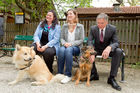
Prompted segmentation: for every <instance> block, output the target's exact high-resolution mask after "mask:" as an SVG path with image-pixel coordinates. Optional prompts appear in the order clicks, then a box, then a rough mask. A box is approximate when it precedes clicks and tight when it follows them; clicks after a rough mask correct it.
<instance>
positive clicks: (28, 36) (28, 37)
mask: <svg viewBox="0 0 140 93" xmlns="http://www.w3.org/2000/svg"><path fill="white" fill-rule="evenodd" d="M14 40H26V41H33V36H31V35H16V36H15V38H14Z"/></svg>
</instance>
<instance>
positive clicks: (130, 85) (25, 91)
mask: <svg viewBox="0 0 140 93" xmlns="http://www.w3.org/2000/svg"><path fill="white" fill-rule="evenodd" d="M11 61H12V59H11V57H3V58H0V93H140V69H132V68H130V66H128V65H127V66H125V80H126V82H125V83H120V82H118V83H119V85H120V86H121V87H122V91H121V92H120V91H116V90H114V89H113V88H112V87H111V86H110V85H108V84H107V83H106V82H107V78H108V75H109V71H110V64H109V63H104V62H101V63H99V62H98V63H97V69H98V73H99V76H100V80H99V81H91V86H90V87H87V86H86V85H85V84H86V82H80V84H79V85H78V86H75V85H74V83H75V82H70V83H68V84H60V83H55V84H47V85H44V86H31V85H30V83H31V81H30V80H29V79H25V80H23V81H21V82H19V83H18V84H17V85H14V86H8V82H10V81H12V80H14V79H15V77H16V74H17V71H16V69H15V68H14V65H13V64H11ZM56 68H57V66H56V62H55V64H54V70H55V73H56V71H57V69H56ZM75 69H76V68H73V72H74V71H75ZM119 80H120V69H119V72H118V76H117V81H119Z"/></svg>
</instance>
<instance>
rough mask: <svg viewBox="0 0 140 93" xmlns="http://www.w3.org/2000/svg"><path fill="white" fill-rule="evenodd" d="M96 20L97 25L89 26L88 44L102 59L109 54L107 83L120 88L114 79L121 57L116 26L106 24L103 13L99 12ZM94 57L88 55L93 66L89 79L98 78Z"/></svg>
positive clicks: (106, 19)
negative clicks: (109, 69)
mask: <svg viewBox="0 0 140 93" xmlns="http://www.w3.org/2000/svg"><path fill="white" fill-rule="evenodd" d="M96 22H97V25H95V26H91V28H90V34H89V37H88V45H89V46H93V47H94V49H95V50H96V51H97V55H102V57H103V58H104V59H107V58H108V57H109V56H110V57H112V61H111V71H110V76H109V78H108V81H107V83H108V84H110V85H111V86H112V87H113V88H114V89H116V90H121V87H120V86H119V85H118V84H117V82H116V80H115V77H116V75H117V72H118V67H119V65H120V61H121V58H122V51H121V49H120V48H118V47H119V42H118V37H117V34H116V28H115V26H113V25H110V24H108V15H107V14H105V13H100V14H99V15H98V16H97V18H96ZM93 40H94V43H93ZM94 59H95V56H94V55H92V56H91V57H90V61H91V62H93V68H92V71H91V77H90V80H99V75H98V73H97V69H96V66H95V62H94Z"/></svg>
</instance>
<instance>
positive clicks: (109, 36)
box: [88, 24, 119, 52]
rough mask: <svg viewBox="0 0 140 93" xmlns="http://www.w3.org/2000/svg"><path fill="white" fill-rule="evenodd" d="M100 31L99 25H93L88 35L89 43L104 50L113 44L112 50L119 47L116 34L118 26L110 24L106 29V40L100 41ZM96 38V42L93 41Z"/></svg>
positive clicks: (97, 49) (98, 49)
mask: <svg viewBox="0 0 140 93" xmlns="http://www.w3.org/2000/svg"><path fill="white" fill-rule="evenodd" d="M99 34H100V31H99V28H98V26H97V25H95V26H91V28H90V34H89V37H88V45H90V46H94V48H95V50H96V51H97V52H98V51H100V52H102V51H103V50H104V49H105V48H106V47H107V46H111V47H112V50H111V51H114V49H116V48H117V47H119V42H118V37H117V34H116V27H115V26H113V25H110V24H108V25H107V26H106V29H105V35H104V42H103V43H101V42H100V37H99V36H100V35H99ZM93 40H94V43H93Z"/></svg>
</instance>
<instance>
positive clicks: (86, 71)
mask: <svg viewBox="0 0 140 93" xmlns="http://www.w3.org/2000/svg"><path fill="white" fill-rule="evenodd" d="M82 51H83V53H82V56H81V58H80V62H79V68H78V69H77V70H76V73H75V76H74V77H73V78H72V80H76V82H75V84H76V85H78V84H79V81H80V80H81V81H83V80H86V79H87V83H86V85H87V86H90V74H91V68H92V63H91V62H90V61H89V57H90V56H91V55H95V54H96V52H95V51H94V49H93V48H92V47H90V46H87V47H86V46H85V47H83V48H82Z"/></svg>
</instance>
